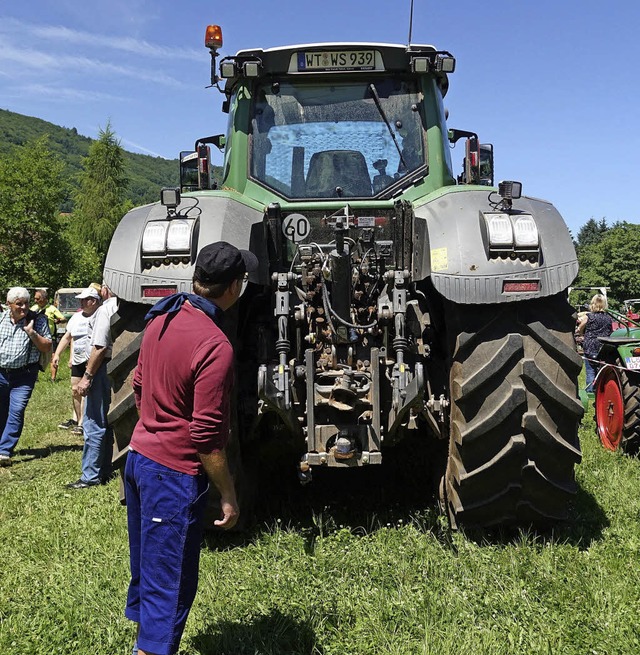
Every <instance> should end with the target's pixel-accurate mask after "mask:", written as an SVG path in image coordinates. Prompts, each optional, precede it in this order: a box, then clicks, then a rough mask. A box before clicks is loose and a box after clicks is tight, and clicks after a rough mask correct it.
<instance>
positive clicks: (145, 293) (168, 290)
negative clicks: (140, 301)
mask: <svg viewBox="0 0 640 655" xmlns="http://www.w3.org/2000/svg"><path fill="white" fill-rule="evenodd" d="M175 292H176V287H147V288H146V289H143V290H142V297H143V298H164V297H166V296H170V295H171V294H172V293H175Z"/></svg>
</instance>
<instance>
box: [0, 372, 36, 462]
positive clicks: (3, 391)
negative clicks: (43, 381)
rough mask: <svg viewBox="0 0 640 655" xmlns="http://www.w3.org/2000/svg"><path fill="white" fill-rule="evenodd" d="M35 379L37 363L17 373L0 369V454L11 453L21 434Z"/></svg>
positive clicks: (10, 454) (8, 454)
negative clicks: (0, 434)
mask: <svg viewBox="0 0 640 655" xmlns="http://www.w3.org/2000/svg"><path fill="white" fill-rule="evenodd" d="M37 379H38V364H32V365H31V366H29V367H27V368H26V369H23V370H21V371H20V372H17V373H13V372H11V371H7V372H6V373H5V372H3V371H0V432H1V433H2V436H0V455H7V456H9V457H11V456H12V455H13V450H14V448H15V447H16V445H17V444H18V440H19V439H20V435H21V434H22V427H23V426H24V412H25V410H26V409H27V403H28V402H29V398H31V393H32V392H33V387H34V386H35V384H36V380H37Z"/></svg>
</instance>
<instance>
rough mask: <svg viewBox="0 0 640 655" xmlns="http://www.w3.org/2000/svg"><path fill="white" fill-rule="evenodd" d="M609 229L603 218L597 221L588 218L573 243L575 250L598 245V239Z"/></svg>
mask: <svg viewBox="0 0 640 655" xmlns="http://www.w3.org/2000/svg"><path fill="white" fill-rule="evenodd" d="M608 229H609V227H608V226H607V221H606V219H605V218H601V219H600V220H599V221H597V220H596V219H595V218H590V219H589V220H588V221H587V222H586V223H585V224H584V225H583V226H582V227H581V228H580V230H579V231H578V237H577V239H576V241H575V246H576V249H578V250H579V249H580V248H584V247H585V246H591V245H593V244H594V243H598V241H600V239H602V237H603V236H604V235H605V234H606V232H607V230H608Z"/></svg>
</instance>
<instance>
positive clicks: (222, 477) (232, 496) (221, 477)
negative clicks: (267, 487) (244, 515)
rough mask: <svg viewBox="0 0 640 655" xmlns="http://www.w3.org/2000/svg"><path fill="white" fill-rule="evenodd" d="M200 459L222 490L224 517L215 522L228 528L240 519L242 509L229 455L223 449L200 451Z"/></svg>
mask: <svg viewBox="0 0 640 655" xmlns="http://www.w3.org/2000/svg"><path fill="white" fill-rule="evenodd" d="M198 454H199V456H200V461H201V462H202V465H203V466H204V470H205V472H206V474H207V477H208V478H209V480H211V482H212V483H213V484H214V485H215V486H216V489H217V490H218V491H219V492H220V508H221V510H222V519H220V520H216V521H214V522H213V524H214V525H215V526H216V527H219V528H224V529H225V530H228V529H229V528H232V527H233V526H234V525H235V524H236V522H237V521H238V517H239V516H240V510H239V509H238V501H237V499H236V490H235V486H234V484H233V478H232V477H231V472H230V471H229V465H228V464H227V455H226V453H225V451H224V449H222V450H216V451H214V452H212V453H198Z"/></svg>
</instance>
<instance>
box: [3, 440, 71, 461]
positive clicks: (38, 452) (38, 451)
mask: <svg viewBox="0 0 640 655" xmlns="http://www.w3.org/2000/svg"><path fill="white" fill-rule="evenodd" d="M81 450H82V446H81V445H80V444H70V445H62V444H56V445H49V446H44V447H43V448H23V449H22V450H17V451H16V456H17V457H20V458H21V460H20V461H22V462H30V461H31V460H34V459H43V458H44V457H49V456H50V455H54V454H55V453H63V452H77V451H81Z"/></svg>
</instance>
